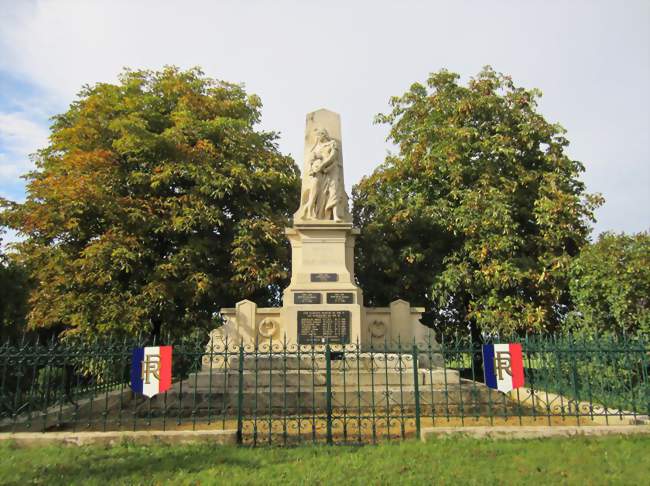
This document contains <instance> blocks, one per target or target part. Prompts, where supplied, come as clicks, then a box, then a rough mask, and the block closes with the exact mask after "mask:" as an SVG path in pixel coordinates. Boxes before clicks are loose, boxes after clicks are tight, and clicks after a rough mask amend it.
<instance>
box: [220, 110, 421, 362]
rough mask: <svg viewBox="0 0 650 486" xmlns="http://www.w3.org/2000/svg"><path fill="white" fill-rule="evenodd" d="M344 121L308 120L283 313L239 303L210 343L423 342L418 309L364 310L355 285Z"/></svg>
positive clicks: (324, 115)
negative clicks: (344, 171) (344, 144)
mask: <svg viewBox="0 0 650 486" xmlns="http://www.w3.org/2000/svg"><path fill="white" fill-rule="evenodd" d="M341 140H342V139H341V121H340V117H339V115H338V114H337V113H334V112H331V111H329V110H324V109H321V110H318V111H314V112H312V113H309V114H308V115H307V123H306V128H305V149H304V165H303V170H302V189H301V198H300V207H299V208H298V210H297V211H296V213H295V214H294V217H293V226H292V227H291V228H286V230H285V233H286V235H287V238H288V239H289V242H290V243H291V282H290V283H289V286H288V287H287V288H286V289H285V290H284V294H283V305H282V307H258V306H257V305H256V304H255V302H251V301H249V300H242V301H240V302H237V304H236V305H235V307H234V308H224V309H221V315H222V317H223V318H224V320H225V324H224V325H223V326H222V327H220V328H218V329H216V330H214V331H213V332H212V334H211V338H212V339H211V344H216V343H217V341H224V340H225V339H226V338H227V340H228V342H230V343H240V342H243V343H244V344H249V345H257V346H259V345H264V344H268V343H271V342H275V343H280V342H283V343H285V342H286V344H287V345H310V344H324V343H329V344H331V345H354V346H359V347H360V349H362V350H368V349H370V347H371V346H372V347H373V348H374V349H383V346H384V344H385V343H392V344H394V343H396V342H397V339H398V337H399V339H400V340H401V341H402V342H404V343H409V342H413V340H415V341H416V342H424V341H425V339H426V338H427V335H428V331H429V330H428V328H427V327H426V326H424V325H422V324H421V323H420V320H419V319H420V317H421V315H422V312H424V309H423V308H420V307H411V306H410V304H409V303H408V302H405V301H403V300H396V301H394V302H391V303H390V305H389V306H388V307H365V306H364V303H363V290H362V289H361V288H359V286H358V285H357V284H356V282H355V276H354V244H355V239H356V237H357V235H358V234H359V229H358V228H355V227H354V226H353V224H352V215H351V214H350V211H349V207H348V195H347V193H346V191H345V186H344V182H343V150H342V149H343V147H342V143H341Z"/></svg>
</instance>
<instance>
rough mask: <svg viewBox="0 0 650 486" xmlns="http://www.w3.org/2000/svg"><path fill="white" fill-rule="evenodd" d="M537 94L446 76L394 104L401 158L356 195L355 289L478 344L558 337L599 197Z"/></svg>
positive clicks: (491, 77) (502, 80) (486, 77)
mask: <svg viewBox="0 0 650 486" xmlns="http://www.w3.org/2000/svg"><path fill="white" fill-rule="evenodd" d="M539 96H540V93H539V92H538V91H537V90H527V89H524V88H520V87H517V86H515V84H514V83H513V81H512V80H511V79H510V78H509V77H508V76H504V75H502V74H499V73H496V72H495V71H493V70H492V69H491V68H489V67H488V68H485V69H484V70H482V71H481V72H480V73H479V74H478V75H477V76H476V77H475V78H473V79H471V80H470V81H469V83H468V84H467V85H466V86H465V85H462V84H460V83H459V76H458V75H457V74H454V73H451V72H448V71H445V70H442V71H440V72H437V73H434V74H432V75H431V76H430V77H429V78H428V80H427V82H426V84H420V83H416V84H413V85H412V86H411V88H410V89H409V90H408V91H407V92H406V93H405V94H404V95H402V96H400V97H394V98H392V99H391V106H392V111H391V112H390V113H388V114H385V115H379V116H378V121H379V122H383V123H387V124H389V125H390V135H389V140H390V141H392V142H393V143H394V144H395V145H396V146H397V148H398V152H397V153H396V154H394V155H389V156H388V157H387V158H386V160H385V162H384V163H383V164H382V165H381V166H380V167H379V168H378V169H377V170H376V171H375V172H374V173H373V174H372V175H371V176H369V177H366V178H364V179H363V180H362V181H361V182H360V183H359V184H358V185H357V186H356V187H355V188H354V194H353V195H354V218H355V222H356V224H358V225H359V226H360V227H361V228H362V233H361V237H360V239H359V242H358V246H357V248H358V251H357V265H358V276H359V277H358V278H359V281H360V283H361V285H362V286H363V288H364V289H365V295H366V299H367V302H368V303H370V304H371V305H381V304H385V303H386V302H387V301H389V300H390V299H393V298H395V297H398V296H401V297H403V298H406V299H408V300H410V301H411V302H412V303H414V304H419V305H425V306H427V307H428V308H429V309H430V312H429V314H428V316H427V317H428V319H429V321H428V324H431V325H436V326H439V327H440V328H441V329H442V328H445V329H446V330H449V329H463V328H465V326H467V325H470V327H471V328H472V329H473V330H474V331H475V334H476V335H478V332H479V330H480V331H483V332H501V333H507V332H515V331H523V330H530V331H541V330H546V329H550V328H553V327H554V326H557V325H558V323H559V322H560V320H561V318H562V314H563V312H564V309H565V305H566V303H567V272H568V269H569V265H570V262H571V258H572V257H573V256H575V255H576V254H577V253H578V251H579V249H580V248H581V247H582V246H583V245H584V244H585V242H586V239H587V236H588V234H589V231H590V228H589V222H590V221H591V220H593V214H592V212H593V209H594V208H595V207H596V206H597V205H598V204H599V202H600V198H599V197H598V196H592V195H588V194H586V193H585V187H584V184H583V183H582V182H581V181H580V180H579V174H580V173H581V172H582V171H583V166H582V165H581V164H580V163H579V162H577V161H575V160H572V159H571V158H570V157H568V156H567V154H566V148H567V145H568V141H567V139H566V138H564V136H563V135H564V130H563V129H562V128H561V127H560V126H559V125H556V124H552V123H549V122H548V121H546V120H545V119H544V117H543V116H542V115H541V114H540V113H539V112H538V111H537V104H536V99H537V98H538V97H539Z"/></svg>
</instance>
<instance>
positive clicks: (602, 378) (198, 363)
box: [0, 336, 650, 444]
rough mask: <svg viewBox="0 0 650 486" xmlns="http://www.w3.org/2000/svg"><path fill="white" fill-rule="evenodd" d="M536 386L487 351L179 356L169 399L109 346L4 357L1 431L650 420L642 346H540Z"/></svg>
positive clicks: (239, 349)
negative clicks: (514, 385) (488, 362)
mask: <svg viewBox="0 0 650 486" xmlns="http://www.w3.org/2000/svg"><path fill="white" fill-rule="evenodd" d="M508 341H510V342H513V341H518V342H520V343H521V344H522V350H523V360H524V374H525V384H524V386H523V387H521V388H518V389H516V390H513V391H512V392H510V393H508V394H505V393H501V392H498V391H496V390H493V389H491V388H488V387H487V386H486V385H485V384H484V380H483V370H482V362H481V346H480V344H479V343H473V342H471V341H469V340H465V339H453V340H441V341H440V343H438V342H436V341H435V340H433V339H431V340H430V341H429V342H428V343H424V344H422V343H419V344H416V343H402V342H399V341H398V342H396V343H392V344H389V343H385V344H384V346H382V347H381V349H376V348H369V349H362V348H361V347H359V346H356V345H346V346H336V345H328V344H325V345H315V346H298V345H289V344H287V343H285V342H271V343H268V344H265V345H259V346H242V345H238V344H237V343H232V342H230V343H228V342H223V343H219V344H217V345H212V346H211V347H210V348H208V349H206V343H205V342H199V341H193V342H179V343H169V342H167V343H164V344H172V345H173V367H172V369H173V379H172V386H171V388H170V389H169V390H167V391H165V392H164V393H161V394H159V395H156V396H154V397H153V398H147V397H144V396H142V395H139V394H136V393H134V392H132V391H131V389H130V385H129V370H130V367H131V356H132V350H133V348H134V347H138V346H143V345H146V344H147V343H142V342H126V341H121V342H115V341H96V342H93V343H85V344H79V343H66V342H52V343H48V344H35V343H21V344H12V343H5V344H3V345H2V346H0V431H24V430H39V431H43V432H46V431H49V430H75V431H76V430H98V431H106V430H122V429H124V430H153V429H157V430H161V429H163V430H168V429H205V428H216V429H236V430H237V432H238V437H239V439H240V441H241V442H244V443H252V444H259V443H282V444H289V443H296V442H304V441H309V442H319V441H323V442H327V443H338V442H343V443H366V442H377V441H380V440H384V439H394V438H406V437H416V436H419V434H420V431H421V429H422V428H423V427H435V426H439V425H476V424H482V425H483V424H484V425H490V424H517V425H533V424H538V425H556V424H567V423H572V424H578V425H590V424H600V423H603V424H606V423H622V422H625V423H629V422H635V421H639V420H643V419H644V418H647V416H648V415H650V380H649V379H648V373H649V371H650V346H649V345H648V343H647V342H646V341H644V340H643V339H641V338H630V337H607V338H604V337H599V338H594V337H591V338H576V337H574V336H569V337H556V336H542V337H540V336H536V337H527V338H524V339H519V340H513V339H510V340H500V341H499V342H508Z"/></svg>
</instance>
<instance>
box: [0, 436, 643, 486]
mask: <svg viewBox="0 0 650 486" xmlns="http://www.w3.org/2000/svg"><path fill="white" fill-rule="evenodd" d="M649 478H650V438H647V437H646V438H644V437H629V438H625V437H602V438H570V439H543V440H542V439H540V440H525V441H524V440H512V441H491V440H477V439H468V438H454V439H441V440H437V441H434V442H430V443H427V444H421V443H418V442H402V443H395V444H384V445H379V446H365V447H339V446H334V447H327V446H313V447H311V446H304V447H298V448H268V447H259V448H256V449H250V448H245V447H232V446H212V445H205V444H196V445H179V446H165V445H155V446H135V445H132V444H131V445H129V444H123V445H121V446H116V447H98V446H93V447H74V446H59V447H54V446H49V447H43V448H15V447H13V446H11V445H10V444H9V445H8V444H4V445H2V446H0V483H2V484H21V485H22V484H47V485H56V484H64V485H67V484H84V485H92V484H102V485H105V484H162V483H169V484H175V485H176V484H202V485H205V484H226V485H234V484H264V485H267V484H281V485H290V484H335V485H336V484H338V485H346V486H347V485H352V484H360V485H373V484H391V485H392V484H417V485H425V484H449V485H458V484H534V485H536V486H539V485H540V484H580V485H586V484H630V485H641V484H648V481H649Z"/></svg>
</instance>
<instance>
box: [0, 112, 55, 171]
mask: <svg viewBox="0 0 650 486" xmlns="http://www.w3.org/2000/svg"><path fill="white" fill-rule="evenodd" d="M47 138H48V130H47V128H45V127H44V126H42V125H40V124H38V123H36V122H34V121H32V120H30V119H29V118H28V115H27V114H24V113H2V112H0V179H3V180H8V179H12V178H13V179H15V178H17V177H19V176H20V175H22V174H24V173H25V172H27V171H28V170H30V169H31V168H32V166H33V164H32V162H31V160H30V158H29V156H30V154H32V153H34V152H36V150H38V149H39V148H42V147H44V146H45V145H46V144H47Z"/></svg>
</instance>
